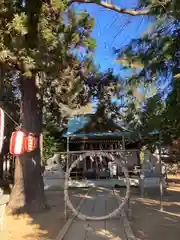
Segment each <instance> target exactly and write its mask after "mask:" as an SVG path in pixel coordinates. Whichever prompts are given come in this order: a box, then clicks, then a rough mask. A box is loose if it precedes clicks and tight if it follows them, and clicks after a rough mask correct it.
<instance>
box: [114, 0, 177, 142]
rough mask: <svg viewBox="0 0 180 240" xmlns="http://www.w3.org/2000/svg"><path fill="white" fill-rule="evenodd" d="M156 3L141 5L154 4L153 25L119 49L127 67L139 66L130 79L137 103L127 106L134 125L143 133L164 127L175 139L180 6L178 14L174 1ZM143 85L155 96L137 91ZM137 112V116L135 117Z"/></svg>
mask: <svg viewBox="0 0 180 240" xmlns="http://www.w3.org/2000/svg"><path fill="white" fill-rule="evenodd" d="M155 5H156V1H151V0H150V1H141V6H146V7H150V8H152V15H153V17H154V18H152V20H153V25H152V26H151V27H150V28H149V29H148V30H147V31H146V32H145V33H144V34H143V35H142V37H140V38H139V39H134V40H132V41H131V42H130V44H128V45H127V46H125V47H124V48H123V49H119V50H117V52H116V53H117V54H118V59H119V61H120V64H121V65H122V66H123V65H124V64H125V67H126V68H127V66H128V67H130V68H133V67H134V69H135V71H133V74H132V76H131V77H130V78H129V79H128V81H127V85H128V89H135V92H134V91H133V90H131V91H129V94H130V99H131V101H133V100H134V103H132V102H131V103H130V104H129V106H127V109H128V110H127V112H126V117H127V120H128V122H130V123H131V124H132V125H131V124H130V125H131V127H134V128H135V129H136V131H137V132H138V133H139V135H141V136H148V135H147V134H148V132H151V131H153V130H160V131H161V132H165V133H166V134H165V135H168V136H169V137H168V138H169V139H170V138H171V139H173V138H177V137H179V136H180V125H179V122H180V115H179V114H178V112H179V111H178V109H179V107H180V106H179V100H180V98H179V96H180V95H179V89H180V88H179V87H180V86H179V83H178V80H177V79H178V74H179V67H180V54H179V45H180V22H179V16H178V11H179V10H178V9H177V11H176V13H177V14H176V15H174V12H173V11H172V8H171V7H172V6H171V2H170V1H169V3H168V4H167V5H166V6H165V7H164V9H162V6H161V7H160V6H159V7H158V8H156V7H155ZM124 59H125V60H126V61H124ZM132 63H133V64H134V63H135V65H133V64H132ZM139 63H141V64H140V66H139ZM137 68H138V70H136V69H137ZM142 86H143V87H144V88H145V90H147V89H148V88H150V93H151V95H152V96H153V95H154V96H153V97H150V96H149V95H148V94H147V95H146V94H145V95H146V96H145V95H144V96H143V94H137V88H138V87H141V88H142ZM151 86H154V87H153V88H152V87H151ZM134 93H135V94H134ZM149 97H150V98H149ZM137 105H138V106H139V108H138V107H137ZM133 116H136V119H135V120H133ZM166 139H167V137H166Z"/></svg>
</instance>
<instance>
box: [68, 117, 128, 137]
mask: <svg viewBox="0 0 180 240" xmlns="http://www.w3.org/2000/svg"><path fill="white" fill-rule="evenodd" d="M91 116H92V114H87V115H83V116H75V117H73V118H70V119H69V121H68V126H67V132H66V133H65V134H64V137H68V136H72V137H73V136H74V137H91V136H92V137H93V136H97V137H98V136H99V137H103V136H123V135H125V133H124V131H126V129H125V128H123V127H122V129H123V130H124V131H122V132H112V131H111V132H110V131H107V132H100V133H99V132H90V133H81V132H80V131H81V129H84V128H85V127H86V126H87V125H88V123H89V122H90V121H91ZM117 126H118V127H120V126H119V124H118V125H117Z"/></svg>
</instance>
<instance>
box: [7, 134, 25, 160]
mask: <svg viewBox="0 0 180 240" xmlns="http://www.w3.org/2000/svg"><path fill="white" fill-rule="evenodd" d="M25 137H26V135H25V133H24V132H23V131H22V130H17V131H15V132H13V133H12V135H11V141H10V153H11V154H13V155H14V156H19V155H21V154H23V153H24V150H25Z"/></svg>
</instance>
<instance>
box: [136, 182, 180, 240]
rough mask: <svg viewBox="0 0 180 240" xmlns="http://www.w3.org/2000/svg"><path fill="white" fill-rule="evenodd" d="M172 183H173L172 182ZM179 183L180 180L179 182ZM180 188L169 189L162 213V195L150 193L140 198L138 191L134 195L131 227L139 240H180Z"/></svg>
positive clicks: (165, 195)
mask: <svg viewBox="0 0 180 240" xmlns="http://www.w3.org/2000/svg"><path fill="white" fill-rule="evenodd" d="M171 182H172V181H171ZM178 183H179V180H178ZM179 200H180V187H179V184H175V185H173V187H172V186H171V184H170V185H169V187H168V188H167V190H166V192H165V193H164V198H163V211H160V193H159V191H157V190H153V191H148V192H146V195H145V197H144V198H140V197H139V195H138V194H137V191H135V190H134V191H133V193H132V205H131V206H132V221H131V225H132V228H133V231H134V233H135V235H136V237H137V239H138V240H160V239H163V240H170V239H172V240H179V236H180V228H179V224H180V202H179Z"/></svg>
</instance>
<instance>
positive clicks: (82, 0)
mask: <svg viewBox="0 0 180 240" xmlns="http://www.w3.org/2000/svg"><path fill="white" fill-rule="evenodd" d="M72 3H81V4H85V3H87V4H88V3H91V4H96V5H98V6H101V7H104V8H107V9H109V10H112V11H114V12H117V13H122V14H128V15H131V16H140V15H148V14H150V12H151V10H150V9H142V10H132V9H126V8H120V7H118V6H116V5H113V4H111V3H108V2H104V1H101V0H98V1H97V0H70V1H69V3H68V5H69V6H70V5H71V4H72Z"/></svg>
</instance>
